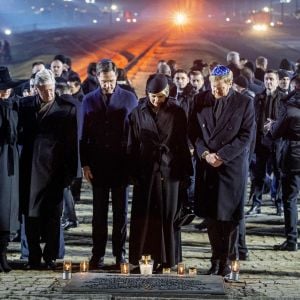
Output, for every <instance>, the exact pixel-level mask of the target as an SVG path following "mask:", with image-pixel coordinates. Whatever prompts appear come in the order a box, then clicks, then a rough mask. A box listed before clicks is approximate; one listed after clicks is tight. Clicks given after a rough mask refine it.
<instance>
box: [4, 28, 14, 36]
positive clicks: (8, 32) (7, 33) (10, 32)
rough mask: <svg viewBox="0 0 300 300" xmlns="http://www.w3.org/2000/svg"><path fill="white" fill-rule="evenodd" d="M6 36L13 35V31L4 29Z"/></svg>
mask: <svg viewBox="0 0 300 300" xmlns="http://www.w3.org/2000/svg"><path fill="white" fill-rule="evenodd" d="M4 34H5V35H11V34H12V31H11V29H9V28H6V29H4Z"/></svg>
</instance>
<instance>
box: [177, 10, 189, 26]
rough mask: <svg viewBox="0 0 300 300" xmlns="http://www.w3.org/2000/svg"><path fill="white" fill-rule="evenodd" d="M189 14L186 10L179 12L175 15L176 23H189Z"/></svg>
mask: <svg viewBox="0 0 300 300" xmlns="http://www.w3.org/2000/svg"><path fill="white" fill-rule="evenodd" d="M187 20H188V18H187V15H186V14H185V13H184V12H177V13H175V16H174V22H175V24H176V25H185V24H186V23H187Z"/></svg>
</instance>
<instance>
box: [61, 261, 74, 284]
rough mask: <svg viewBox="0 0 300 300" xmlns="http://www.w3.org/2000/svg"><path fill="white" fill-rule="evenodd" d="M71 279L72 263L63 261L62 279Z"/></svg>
mask: <svg viewBox="0 0 300 300" xmlns="http://www.w3.org/2000/svg"><path fill="white" fill-rule="evenodd" d="M71 278H72V261H71V260H65V261H64V262H63V279H65V280H69V279H71Z"/></svg>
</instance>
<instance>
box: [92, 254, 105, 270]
mask: <svg viewBox="0 0 300 300" xmlns="http://www.w3.org/2000/svg"><path fill="white" fill-rule="evenodd" d="M89 266H90V268H91V269H101V268H103V267H104V257H96V256H92V258H91V260H90V263H89Z"/></svg>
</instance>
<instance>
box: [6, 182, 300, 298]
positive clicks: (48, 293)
mask: <svg viewBox="0 0 300 300" xmlns="http://www.w3.org/2000/svg"><path fill="white" fill-rule="evenodd" d="M246 209H248V207H246ZM76 210H77V212H78V218H79V222H80V225H79V227H77V228H72V229H70V230H69V231H67V232H66V234H65V238H66V256H65V258H70V259H72V262H73V264H74V272H78V268H79V262H80V261H81V260H83V259H87V258H88V257H89V256H90V255H91V244H92V241H91V217H92V208H91V189H90V187H89V186H88V185H86V184H85V187H84V190H83V193H82V200H81V201H80V202H79V203H78V204H77V205H76ZM274 212H275V208H274V207H273V206H272V203H271V201H270V200H269V197H268V195H266V196H265V201H264V206H263V208H262V214H261V215H259V216H256V217H251V218H248V219H247V244H248V247H249V251H250V260H249V261H245V262H241V273H240V281H239V282H234V283H228V282H227V283H225V286H226V298H228V299H236V298H249V299H258V298H278V299H279V298H280V299H281V298H289V299H298V298H299V299H300V295H299V289H300V251H298V252H283V251H274V250H272V247H273V245H274V244H276V243H280V242H282V241H283V240H284V232H283V218H282V217H278V216H275V214H274ZM129 216H130V213H129ZM200 221H201V220H199V219H195V220H194V222H193V224H191V225H188V226H186V227H184V228H183V230H182V240H183V261H184V262H185V263H186V265H187V266H197V268H198V270H199V274H204V272H205V271H206V270H207V269H208V267H209V265H210V261H209V259H210V246H209V242H208V238H207V234H206V232H199V231H198V230H197V229H195V228H194V225H195V224H197V223H199V222H200ZM128 229H129V228H128ZM109 237H111V214H110V218H109ZM127 247H128V245H127ZM19 248H20V245H19V244H18V243H11V244H10V246H9V259H10V260H11V261H12V262H13V266H14V267H15V269H14V270H13V271H12V272H10V273H8V274H3V273H1V274H0V299H5V298H7V299H83V298H84V299H112V298H111V297H110V296H109V295H107V296H105V297H104V296H103V297H104V298H99V295H97V294H88V295H86V294H85V295H84V296H83V295H81V294H72V295H68V294H63V292H62V289H63V287H64V286H65V285H66V283H67V282H66V281H65V280H62V271H61V264H60V269H59V270H57V271H24V270H22V264H23V263H24V261H21V260H20V259H19V257H20V253H19ZM58 262H59V263H61V261H58ZM113 262H114V258H113V256H112V253H111V243H110V242H109V243H108V246H107V255H106V258H105V263H106V264H113ZM101 297H102V296H101ZM211 298H216V297H215V296H214V297H211ZM222 298H224V297H222ZM114 299H118V297H114ZM119 299H125V298H124V296H123V297H121V298H119ZM128 299H129V298H128ZM130 299H133V298H130ZM139 299H141V298H139ZM144 299H146V298H144ZM147 299H151V298H149V297H148V298H147ZM152 299H154V298H152ZM156 299H157V298H156ZM181 299H182V298H181Z"/></svg>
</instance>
